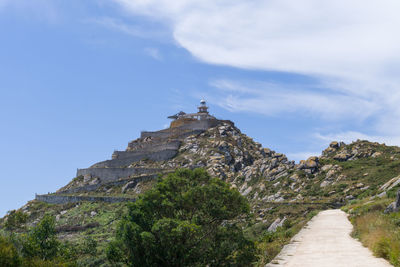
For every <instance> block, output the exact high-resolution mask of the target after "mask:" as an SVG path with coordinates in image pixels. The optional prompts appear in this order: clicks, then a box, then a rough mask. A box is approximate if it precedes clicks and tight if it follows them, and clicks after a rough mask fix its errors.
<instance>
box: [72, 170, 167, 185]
mask: <svg viewBox="0 0 400 267" xmlns="http://www.w3.org/2000/svg"><path fill="white" fill-rule="evenodd" d="M162 171H163V169H150V168H146V169H145V168H88V169H78V171H77V173H76V176H77V177H78V176H85V175H87V174H89V175H91V176H92V177H98V178H100V181H101V183H107V182H111V181H116V180H118V179H121V178H128V177H130V176H132V175H140V174H156V173H160V172H162Z"/></svg>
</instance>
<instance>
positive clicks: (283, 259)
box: [266, 210, 392, 267]
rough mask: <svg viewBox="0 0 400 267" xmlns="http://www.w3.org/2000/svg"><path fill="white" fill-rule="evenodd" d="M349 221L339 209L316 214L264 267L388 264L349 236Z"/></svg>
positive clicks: (376, 266) (381, 266) (369, 266)
mask: <svg viewBox="0 0 400 267" xmlns="http://www.w3.org/2000/svg"><path fill="white" fill-rule="evenodd" d="M352 228H353V226H352V224H351V223H350V221H349V220H348V219H347V215H346V213H345V212H343V211H341V210H326V211H322V212H320V213H319V214H318V215H317V216H315V217H314V218H313V219H312V220H311V221H310V222H309V223H308V224H307V226H306V227H304V228H303V229H302V230H301V231H300V232H299V233H298V234H297V235H296V236H294V237H293V239H292V241H291V244H289V245H287V246H285V247H284V249H283V250H282V251H281V253H279V255H278V256H277V257H276V258H275V259H274V260H273V261H272V262H271V263H269V264H267V265H266V267H280V266H285V267H390V266H392V265H390V264H389V263H388V262H387V261H385V260H383V259H380V258H376V257H374V256H373V255H372V252H371V251H370V250H369V249H368V248H365V247H363V246H362V244H361V243H360V242H358V241H357V240H355V239H353V238H352V237H351V236H350V233H351V231H352Z"/></svg>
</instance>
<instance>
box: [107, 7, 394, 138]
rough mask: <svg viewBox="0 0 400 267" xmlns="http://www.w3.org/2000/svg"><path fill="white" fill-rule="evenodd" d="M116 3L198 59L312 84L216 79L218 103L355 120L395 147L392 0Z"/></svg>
mask: <svg viewBox="0 0 400 267" xmlns="http://www.w3.org/2000/svg"><path fill="white" fill-rule="evenodd" d="M115 1H116V2H118V3H120V4H121V5H122V6H123V7H124V8H125V9H126V10H128V11H130V12H132V13H133V14H140V15H145V16H148V17H150V18H152V19H154V20H157V21H163V22H164V23H165V24H166V25H168V27H170V28H171V29H172V35H173V37H174V39H175V41H176V42H177V44H179V45H180V46H181V47H183V48H186V49H187V50H188V51H189V52H190V53H191V54H192V55H194V56H195V57H196V58H198V59H199V60H200V61H204V62H207V63H212V64H220V65H227V66H233V67H238V68H245V69H255V70H265V71H269V70H273V71H284V72H291V73H298V74H304V75H309V76H312V77H314V78H315V79H317V80H319V84H318V86H316V87H310V88H304V87H303V88H301V87H300V88H288V87H287V86H281V85H280V86H276V85H273V84H272V85H267V84H265V85H262V86H258V85H257V86H254V81H250V82H245V81H235V82H232V81H217V82H216V83H215V84H214V86H215V87H216V88H219V90H220V91H224V92H222V93H221V92H220V95H219V96H220V97H221V99H222V103H221V106H223V107H225V108H226V109H229V110H231V111H248V112H257V113H261V114H265V115H271V114H272V115H276V114H280V113H282V112H298V113H299V116H302V115H306V116H310V115H312V116H320V117H321V118H323V119H326V120H332V119H334V120H338V121H340V120H345V121H348V120H349V119H352V120H354V121H355V122H357V123H355V125H356V124H357V125H359V124H360V123H361V124H362V123H363V121H366V119H368V123H371V124H372V125H370V127H369V128H370V129H371V132H372V133H373V134H368V133H364V135H365V136H366V137H370V138H377V139H379V138H383V139H385V140H386V139H388V140H391V141H393V142H397V144H400V140H399V139H398V138H397V137H396V136H400V105H399V104H398V103H400V90H399V88H400V78H399V77H400V51H399V47H400V35H399V34H398V29H399V28H400V16H398V10H400V2H399V1H397V0H386V1H376V0H353V1H347V0H335V1H321V0H298V1H292V0H270V1H262V0H255V1H227V0H203V1H189V0H175V1H167V0H147V1H141V0H115ZM321 88H323V89H324V90H321ZM212 97H214V98H215V97H216V96H212ZM347 130H349V131H344V132H347V133H346V134H345V135H346V136H348V137H351V138H354V134H353V133H355V132H359V134H360V135H363V133H361V132H362V131H359V129H357V128H356V127H354V129H347ZM336 132H337V135H339V134H341V130H340V129H337V130H336ZM329 137H335V136H334V135H332V136H329Z"/></svg>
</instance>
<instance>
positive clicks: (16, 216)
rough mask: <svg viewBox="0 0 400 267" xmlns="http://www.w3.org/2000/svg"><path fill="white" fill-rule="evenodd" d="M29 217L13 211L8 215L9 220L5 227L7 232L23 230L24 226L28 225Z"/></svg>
mask: <svg viewBox="0 0 400 267" xmlns="http://www.w3.org/2000/svg"><path fill="white" fill-rule="evenodd" d="M27 220H28V215H27V214H25V213H23V212H22V211H16V210H11V211H9V212H8V214H7V220H6V222H5V223H4V226H5V228H6V229H7V230H15V229H18V228H21V226H22V224H24V223H26V222H27Z"/></svg>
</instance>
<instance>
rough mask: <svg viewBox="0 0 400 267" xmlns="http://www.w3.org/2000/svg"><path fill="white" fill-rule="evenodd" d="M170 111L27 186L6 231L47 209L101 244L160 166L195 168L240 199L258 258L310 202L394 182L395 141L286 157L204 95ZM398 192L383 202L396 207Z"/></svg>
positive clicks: (302, 217)
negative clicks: (43, 184)
mask: <svg viewBox="0 0 400 267" xmlns="http://www.w3.org/2000/svg"><path fill="white" fill-rule="evenodd" d="M170 118H172V119H173V121H172V123H171V127H169V128H167V129H164V130H160V131H155V132H142V133H141V136H140V138H138V139H136V140H133V141H131V142H129V143H128V146H127V148H126V150H124V151H115V152H114V153H113V154H112V156H111V157H110V159H108V160H105V161H102V162H99V163H96V164H94V165H92V166H91V167H89V168H86V169H79V170H78V171H77V175H76V177H75V178H73V179H72V181H71V182H70V183H69V184H67V185H66V186H64V187H62V188H60V189H59V190H58V191H57V192H55V193H52V194H47V195H36V198H35V200H32V201H30V202H28V203H27V204H26V205H25V206H23V207H22V208H21V209H20V210H19V211H20V212H22V213H23V214H26V217H27V219H26V221H25V222H23V224H22V225H20V227H18V228H16V229H14V230H13V231H16V232H25V231H28V230H29V227H33V226H35V225H36V224H37V223H38V222H39V221H40V220H41V219H42V218H43V216H44V215H45V214H50V215H53V216H55V218H56V226H57V228H56V229H57V235H58V238H59V239H61V240H67V241H68V242H72V243H74V242H78V243H79V242H82V240H83V238H85V237H87V236H90V237H91V238H93V239H95V240H96V241H97V242H98V243H99V249H100V251H101V250H105V248H106V246H105V245H106V244H107V242H109V241H110V240H111V238H112V237H113V236H114V235H115V231H116V224H117V221H118V218H121V214H123V213H124V212H125V210H126V203H127V202H131V201H135V199H136V198H137V197H138V196H139V195H140V194H141V193H143V192H145V191H146V190H148V189H150V188H151V187H152V186H153V184H154V183H155V182H156V181H157V179H159V178H162V177H163V175H164V174H167V173H170V172H173V171H174V170H176V169H178V168H189V169H195V168H203V169H205V170H206V171H207V172H208V173H209V174H210V175H211V176H214V177H218V178H220V179H222V180H224V181H225V182H228V183H229V184H230V185H231V188H236V189H237V190H238V191H239V192H240V194H242V195H243V196H245V197H246V198H247V199H248V200H249V201H250V204H251V209H252V217H251V218H249V219H247V221H246V223H245V224H243V228H244V229H245V231H246V234H247V236H248V237H249V238H251V239H253V240H256V241H257V242H258V245H259V249H260V250H261V251H263V253H261V254H260V256H259V265H260V266H261V265H263V264H266V263H268V262H269V261H270V260H272V259H273V257H274V256H275V255H276V254H277V253H278V252H279V250H280V249H281V247H282V246H283V245H284V244H285V243H287V242H289V240H290V238H291V237H292V236H293V235H294V234H295V233H296V232H297V231H298V230H299V229H301V227H302V226H304V225H305V223H306V222H307V221H308V220H309V219H310V218H311V217H312V216H313V215H314V214H316V211H319V210H324V209H328V208H331V207H340V206H342V205H345V204H347V203H349V202H350V201H354V200H357V199H366V198H368V199H369V200H370V201H373V200H374V199H387V203H386V202H385V203H386V204H390V203H391V202H392V201H393V200H394V198H395V196H396V192H397V190H399V188H400V177H399V174H400V148H398V147H393V146H392V147H391V146H386V145H384V144H379V143H372V142H368V141H361V140H358V141H356V142H353V143H351V144H345V143H343V142H332V143H331V144H330V145H329V147H328V148H327V149H325V150H324V151H323V152H322V155H321V156H314V157H310V158H308V159H305V160H302V161H300V162H299V163H298V164H295V162H294V161H291V160H289V159H288V158H287V157H286V156H285V155H284V154H282V153H278V152H275V151H273V150H271V149H268V148H264V147H262V145H261V144H260V143H257V142H255V141H254V140H253V139H252V138H250V137H248V136H246V135H245V134H244V133H242V132H241V130H240V129H238V128H237V127H236V126H235V124H234V123H233V122H231V121H228V120H219V119H216V118H215V117H213V116H211V115H209V113H208V110H207V107H206V105H205V102H202V103H201V105H200V107H199V111H198V112H197V113H192V114H186V113H184V112H180V113H178V114H176V115H173V116H170ZM44 190H46V189H44ZM398 198H399V197H398ZM398 201H399V200H398V199H397V202H394V203H393V204H391V205H392V207H391V209H390V210H388V212H389V211H393V210H398V205H399V204H398ZM10 214H11V213H10ZM10 214H8V215H7V216H6V217H5V218H3V219H1V220H0V225H1V226H2V228H1V231H2V232H7V229H5V227H4V225H5V223H6V222H7V220H8V217H9V216H10ZM271 233H277V234H275V235H271ZM99 262H100V263H99V264H100V265H101V264H104V262H105V259H104V258H103V259H101V257H100V261H99Z"/></svg>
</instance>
